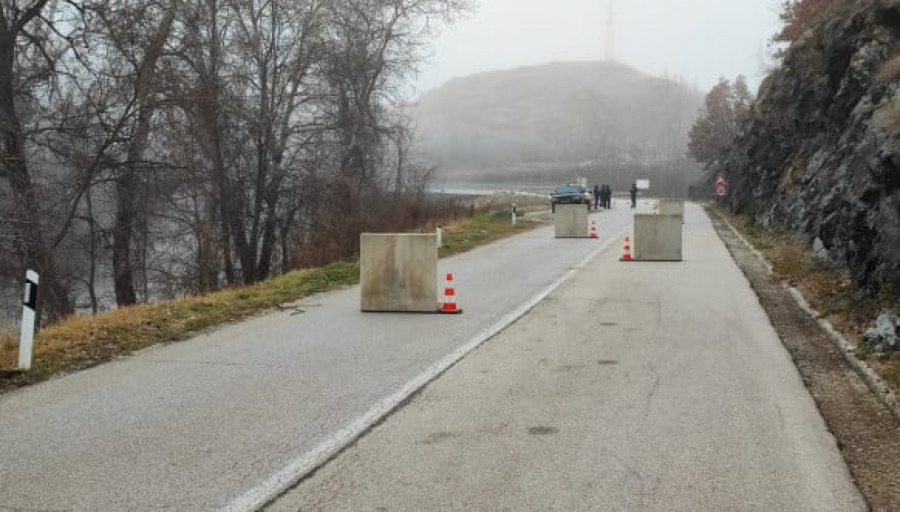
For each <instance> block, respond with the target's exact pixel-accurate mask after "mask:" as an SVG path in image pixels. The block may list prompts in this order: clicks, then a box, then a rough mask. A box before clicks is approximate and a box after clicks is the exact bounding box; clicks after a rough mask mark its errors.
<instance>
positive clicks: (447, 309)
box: [441, 274, 462, 315]
mask: <svg viewBox="0 0 900 512" xmlns="http://www.w3.org/2000/svg"><path fill="white" fill-rule="evenodd" d="M441 313H446V314H449V315H458V314H460V313H462V309H460V308H459V306H457V305H456V288H455V287H454V286H453V274H447V285H446V286H445V287H444V302H443V303H442V304H441Z"/></svg>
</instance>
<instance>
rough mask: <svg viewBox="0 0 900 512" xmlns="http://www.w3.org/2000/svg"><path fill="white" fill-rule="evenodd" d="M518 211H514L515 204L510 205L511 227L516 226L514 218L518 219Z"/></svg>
mask: <svg viewBox="0 0 900 512" xmlns="http://www.w3.org/2000/svg"><path fill="white" fill-rule="evenodd" d="M518 213H519V212H518V210H516V203H513V204H512V223H513V226H515V225H516V218H517V217H518Z"/></svg>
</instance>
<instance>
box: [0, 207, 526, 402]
mask: <svg viewBox="0 0 900 512" xmlns="http://www.w3.org/2000/svg"><path fill="white" fill-rule="evenodd" d="M533 226H534V225H533V224H530V223H519V224H518V225H516V226H512V225H511V224H510V222H509V219H508V217H505V216H503V217H500V216H495V215H493V214H491V213H489V212H488V213H480V214H477V215H475V216H474V217H473V218H471V219H464V220H460V221H455V222H451V223H450V224H448V225H447V226H446V227H445V228H444V233H445V235H444V238H443V240H444V248H443V249H442V250H441V252H440V254H441V255H442V256H449V255H451V254H458V253H461V252H465V251H467V250H470V249H472V248H474V247H477V246H479V245H484V244H486V243H489V242H491V241H494V240H497V239H499V238H503V237H506V236H510V235H513V234H516V233H519V232H522V231H525V230H527V229H531V228H532V227H533ZM358 282H359V262H358V261H348V262H340V263H334V264H331V265H327V266H324V267H321V268H315V269H308V270H301V271H296V272H290V273H288V274H285V275H282V276H279V277H275V278H272V279H269V280H267V281H265V282H262V283H258V284H256V285H253V286H249V287H243V288H234V289H229V290H224V291H221V292H217V293H211V294H208V295H203V296H197V297H190V298H185V299H180V300H174V301H165V302H158V303H154V304H146V305H139V306H133V307H128V308H121V309H117V310H115V311H111V312H108V313H103V314H100V315H97V316H73V317H70V318H68V319H66V320H64V321H62V322H60V323H58V324H55V325H53V326H50V327H47V328H45V329H43V330H41V331H40V332H39V333H38V335H37V337H36V340H35V352H34V363H33V369H32V371H30V372H28V373H24V374H19V375H16V376H12V377H6V378H3V379H0V391H4V390H8V389H11V388H16V387H20V386H23V385H26V384H30V383H34V382H39V381H42V380H45V379H47V378H49V377H51V376H53V375H57V374H60V373H64V372H70V371H74V370H78V369H82V368H87V367H90V366H93V365H96V364H99V363H102V362H105V361H110V360H113V359H116V358H119V357H122V356H124V355H127V354H130V353H133V352H134V351H136V350H139V349H142V348H146V347H149V346H152V345H157V344H160V343H171V342H175V341H181V340H185V339H187V338H189V337H191V336H192V335H195V334H197V333H199V332H202V331H204V330H206V329H210V328H213V327H216V326H220V325H222V324H226V323H229V322H236V321H240V320H243V319H246V318H248V317H251V316H253V315H256V314H260V313H263V312H266V311H269V310H271V309H273V308H274V307H276V306H279V305H282V304H285V303H289V302H293V301H296V300H298V299H300V298H303V297H307V296H309V295H312V294H314V293H319V292H324V291H328V290H333V289H336V288H339V287H342V286H347V285H352V284H356V283H358ZM17 357H18V336H17V335H15V334H13V333H10V332H6V331H0V369H4V368H5V369H12V368H14V367H15V366H16V364H17Z"/></svg>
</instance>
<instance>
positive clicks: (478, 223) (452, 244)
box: [439, 212, 536, 257]
mask: <svg viewBox="0 0 900 512" xmlns="http://www.w3.org/2000/svg"><path fill="white" fill-rule="evenodd" d="M535 226H536V225H535V224H534V223H530V222H519V223H517V224H516V225H513V224H512V223H511V222H510V219H509V217H508V216H507V214H506V212H496V213H491V212H484V213H477V214H475V215H474V216H473V217H471V218H469V219H464V220H460V221H457V222H454V223H452V224H450V225H448V226H444V228H443V236H442V237H441V238H442V242H443V246H442V247H441V250H440V251H439V254H440V256H441V257H447V256H452V255H454V254H459V253H462V252H466V251H469V250H471V249H474V248H475V247H478V246H480V245H485V244H487V243H490V242H492V241H494V240H498V239H501V238H505V237H508V236H512V235H515V234H517V233H522V232H524V231H528V230H531V229H534V227H535Z"/></svg>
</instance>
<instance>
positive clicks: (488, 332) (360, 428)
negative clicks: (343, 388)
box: [221, 224, 631, 512]
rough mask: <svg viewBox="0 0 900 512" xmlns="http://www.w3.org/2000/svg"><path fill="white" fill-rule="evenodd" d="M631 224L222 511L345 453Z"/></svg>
mask: <svg viewBox="0 0 900 512" xmlns="http://www.w3.org/2000/svg"><path fill="white" fill-rule="evenodd" d="M630 228H631V225H630V224H629V225H628V226H627V227H626V228H625V229H623V230H621V231H620V232H619V233H618V234H616V235H615V236H613V237H612V238H610V239H609V241H607V242H606V243H604V244H603V245H601V246H600V247H598V248H597V249H595V250H594V251H592V252H591V253H590V254H588V255H587V256H586V257H585V258H584V259H583V260H582V261H580V262H579V263H578V264H577V265H575V266H574V267H573V268H572V269H570V270H569V271H568V272H566V273H565V275H563V276H562V277H560V278H559V279H557V280H556V281H555V282H554V283H553V284H551V285H550V286H548V287H547V288H545V289H544V290H542V291H541V292H540V293H538V294H537V295H535V296H534V297H532V298H531V299H530V300H528V301H526V302H525V303H523V304H522V305H520V306H519V307H518V308H516V309H515V310H513V311H511V312H510V313H508V314H507V315H506V316H504V317H503V318H501V319H500V320H499V321H497V323H495V324H493V325H491V326H490V327H488V328H487V329H485V330H484V331H481V332H480V333H478V334H477V335H475V337H474V338H472V339H471V340H470V341H469V342H468V343H466V344H465V345H462V346H460V347H459V348H457V349H456V350H454V351H453V352H451V353H450V354H448V355H447V356H446V357H444V358H443V359H441V360H440V361H438V362H436V363H434V364H433V365H431V366H429V367H428V368H426V369H425V371H423V372H422V373H420V374H419V375H417V376H415V377H414V378H413V379H412V380H410V381H409V382H407V383H406V384H404V385H403V386H402V387H401V388H400V389H398V390H397V391H396V392H394V393H393V394H392V395H390V396H387V397H385V398H383V399H381V400H380V401H379V402H378V403H376V404H375V405H374V406H373V407H372V408H371V409H369V411H368V412H366V413H365V414H363V415H362V416H360V417H359V418H357V419H356V420H354V421H353V422H352V423H350V424H349V425H347V426H346V427H344V428H342V429H341V430H339V431H338V432H336V433H335V434H334V435H332V436H331V437H329V438H328V439H326V440H325V441H323V442H322V443H321V444H319V445H318V446H316V447H315V448H313V449H312V450H311V451H309V452H307V453H305V454H303V455H301V456H300V457H298V458H296V459H294V460H293V461H291V462H290V463H288V465H287V466H285V467H284V469H282V470H281V471H279V472H277V473H275V474H274V475H272V476H271V477H269V478H268V479H266V480H264V481H263V482H262V483H260V484H259V485H257V486H256V487H253V488H252V489H250V490H248V491H247V492H245V493H244V494H242V495H241V496H239V497H238V498H236V499H234V500H233V501H231V503H229V504H228V505H227V506H225V507H223V508H222V509H221V510H222V511H223V512H246V511H252V510H259V509H261V508H262V507H263V506H265V505H266V504H267V503H269V502H270V501H271V500H272V499H274V498H276V497H277V496H278V495H280V494H281V493H283V492H284V491H286V490H288V489H290V488H291V487H292V486H294V485H295V484H296V483H297V482H299V481H300V480H302V479H303V478H304V477H305V476H306V475H308V474H309V473H310V472H312V471H314V470H316V469H317V468H318V467H319V466H321V465H322V464H324V463H325V462H326V461H328V459H330V458H331V457H333V456H334V455H335V454H337V453H338V452H340V451H341V450H343V449H344V448H345V447H346V446H348V445H349V444H350V443H352V442H354V441H355V440H356V439H358V438H359V437H360V436H361V435H362V434H364V433H365V432H366V431H368V430H369V429H370V428H372V426H373V425H375V424H376V423H378V422H379V421H380V420H381V419H382V418H384V417H385V416H387V415H388V414H390V413H391V411H393V410H394V409H396V408H397V406H399V405H400V404H402V403H403V402H404V401H405V400H406V399H407V398H409V397H410V396H412V394H413V393H415V392H416V391H418V390H419V389H421V388H422V387H424V386H425V385H427V384H428V383H429V382H431V381H432V380H434V379H435V378H437V377H438V376H440V375H441V374H442V373H444V372H445V371H447V370H448V369H449V368H450V367H452V366H453V365H454V364H456V363H457V362H459V361H460V360H461V359H462V358H463V357H465V356H466V354H468V353H469V352H471V351H472V350H474V349H475V348H477V347H478V346H479V345H481V344H482V343H484V342H485V341H487V340H489V339H491V338H492V337H494V336H496V335H497V334H498V333H499V332H500V331H502V330H503V329H505V328H506V327H508V326H509V325H511V324H512V323H513V322H515V321H516V320H518V319H519V318H521V317H522V316H524V315H525V314H526V313H528V312H529V311H530V310H531V309H532V308H534V307H535V306H537V305H538V303H540V302H541V301H542V300H544V299H545V298H547V296H548V295H550V294H551V293H553V292H554V291H555V290H556V289H557V288H559V287H560V286H561V285H562V284H563V283H564V282H565V281H566V280H568V279H569V278H570V277H572V276H573V275H574V274H575V273H576V272H577V271H578V270H580V269H582V268H584V267H585V266H586V265H587V264H588V263H590V262H591V261H592V260H593V259H594V258H596V257H597V255H599V254H600V253H601V252H603V251H604V250H605V249H606V248H607V247H609V245H610V244H611V243H613V242H614V241H616V240H618V239H619V238H621V237H622V235H624V234H625V233H626V232H627V231H628V230H629V229H630Z"/></svg>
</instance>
